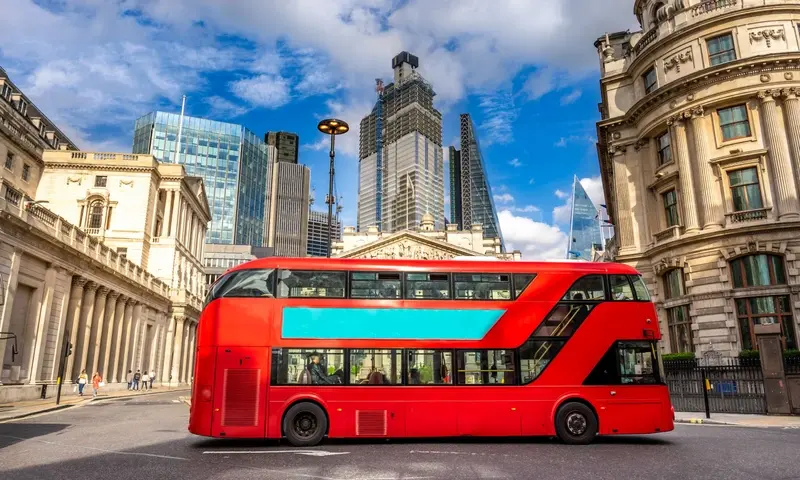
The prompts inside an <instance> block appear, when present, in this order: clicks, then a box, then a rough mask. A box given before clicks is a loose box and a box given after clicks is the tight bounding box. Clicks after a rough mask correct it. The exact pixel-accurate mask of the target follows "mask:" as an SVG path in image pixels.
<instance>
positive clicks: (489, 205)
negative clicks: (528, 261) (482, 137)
mask: <svg viewBox="0 0 800 480" xmlns="http://www.w3.org/2000/svg"><path fill="white" fill-rule="evenodd" d="M450 210H451V212H452V213H451V216H452V217H453V219H452V221H453V222H455V223H458V225H459V228H462V229H464V230H467V229H469V228H470V227H471V226H472V224H474V223H480V224H481V225H483V231H484V233H485V235H486V237H487V238H499V239H500V245H501V248H503V251H505V243H504V242H503V232H501V231H500V222H499V221H498V220H497V209H496V208H495V205H494V199H493V197H492V189H491V186H490V185H489V177H488V176H487V174H486V165H485V164H484V162H483V155H482V154H481V148H480V144H479V143H478V137H477V136H476V134H475V124H474V123H473V122H472V118H471V117H470V115H469V114H468V113H462V114H461V151H459V150H456V149H455V148H454V147H450Z"/></svg>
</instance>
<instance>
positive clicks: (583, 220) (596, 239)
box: [567, 177, 604, 261]
mask: <svg viewBox="0 0 800 480" xmlns="http://www.w3.org/2000/svg"><path fill="white" fill-rule="evenodd" d="M571 203H572V208H571V212H570V220H569V240H568V241H569V245H568V246H567V258H569V259H579V260H587V261H592V248H594V249H595V250H602V249H603V247H604V246H603V235H602V232H601V229H600V214H599V212H598V211H597V207H595V206H594V203H592V200H591V199H590V198H589V195H587V194H586V190H584V189H583V186H582V185H581V182H579V181H578V177H575V179H574V180H573V182H572V202H571Z"/></svg>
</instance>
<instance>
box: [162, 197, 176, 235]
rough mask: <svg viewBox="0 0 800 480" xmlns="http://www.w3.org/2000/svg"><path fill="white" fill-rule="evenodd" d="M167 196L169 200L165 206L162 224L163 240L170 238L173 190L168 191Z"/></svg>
mask: <svg viewBox="0 0 800 480" xmlns="http://www.w3.org/2000/svg"><path fill="white" fill-rule="evenodd" d="M165 196H166V197H167V198H166V204H165V205H164V217H162V218H163V220H162V222H161V233H160V234H159V235H160V236H161V237H162V238H164V237H168V236H169V222H170V219H171V218H172V211H171V208H172V196H173V192H172V190H167V191H166V192H165Z"/></svg>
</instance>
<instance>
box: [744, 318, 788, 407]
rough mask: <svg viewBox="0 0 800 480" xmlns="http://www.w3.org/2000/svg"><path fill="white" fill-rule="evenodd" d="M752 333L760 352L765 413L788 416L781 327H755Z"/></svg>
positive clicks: (773, 325) (774, 325) (767, 325)
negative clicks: (765, 405) (765, 404)
mask: <svg viewBox="0 0 800 480" xmlns="http://www.w3.org/2000/svg"><path fill="white" fill-rule="evenodd" d="M753 333H755V335H756V342H757V343H758V351H759V352H761V355H760V359H761V373H762V375H763V377H764V393H765V394H766V395H765V398H766V401H767V402H766V403H767V413H770V414H778V415H790V414H791V413H792V407H791V402H790V400H789V392H788V390H787V388H786V387H787V385H786V373H785V370H784V366H783V352H782V350H783V346H782V345H781V336H782V335H781V326H780V325H779V324H777V323H772V324H766V325H755V326H754V328H753Z"/></svg>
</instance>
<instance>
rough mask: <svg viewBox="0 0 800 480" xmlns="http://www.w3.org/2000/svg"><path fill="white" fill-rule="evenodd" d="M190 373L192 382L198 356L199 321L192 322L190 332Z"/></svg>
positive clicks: (189, 378) (189, 377)
mask: <svg viewBox="0 0 800 480" xmlns="http://www.w3.org/2000/svg"><path fill="white" fill-rule="evenodd" d="M189 338H190V339H191V340H190V342H189V374H188V376H187V378H188V380H189V381H190V382H191V381H192V379H193V378H194V362H195V359H196V357H197V323H192V329H191V331H190V332H189Z"/></svg>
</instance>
